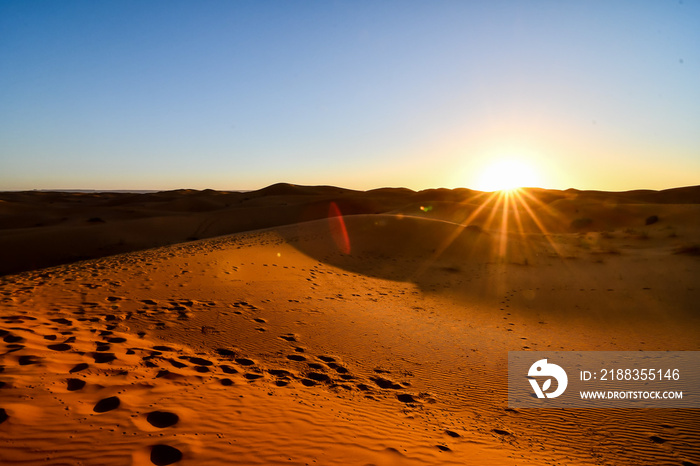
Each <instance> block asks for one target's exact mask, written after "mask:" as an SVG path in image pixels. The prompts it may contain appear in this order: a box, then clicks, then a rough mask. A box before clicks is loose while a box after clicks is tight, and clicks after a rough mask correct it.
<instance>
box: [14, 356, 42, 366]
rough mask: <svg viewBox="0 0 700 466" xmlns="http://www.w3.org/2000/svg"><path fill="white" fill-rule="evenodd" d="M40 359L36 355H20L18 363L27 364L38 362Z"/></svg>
mask: <svg viewBox="0 0 700 466" xmlns="http://www.w3.org/2000/svg"><path fill="white" fill-rule="evenodd" d="M40 361H41V358H38V357H37V356H31V355H28V356H20V357H19V359H18V362H19V365H20V366H28V365H30V364H39V362H40Z"/></svg>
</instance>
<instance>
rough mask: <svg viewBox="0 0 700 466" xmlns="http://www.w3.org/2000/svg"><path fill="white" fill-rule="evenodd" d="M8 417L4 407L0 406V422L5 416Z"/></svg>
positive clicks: (0, 422) (5, 419)
mask: <svg viewBox="0 0 700 466" xmlns="http://www.w3.org/2000/svg"><path fill="white" fill-rule="evenodd" d="M9 417H10V416H8V415H7V412H6V411H5V408H0V424H2V423H3V422H5V421H7V418H9Z"/></svg>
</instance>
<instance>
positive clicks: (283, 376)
mask: <svg viewBox="0 0 700 466" xmlns="http://www.w3.org/2000/svg"><path fill="white" fill-rule="evenodd" d="M0 228H1V229H0V250H1V251H2V254H3V256H2V262H1V263H0V266H1V267H2V273H3V274H4V275H3V276H0V464H101V465H123V464H135V465H151V464H156V465H164V464H183V465H186V464H191V465H215V464H231V463H237V464H293V465H307V464H338V465H340V464H343V465H405V464H406V465H434V464H454V465H463V464H479V465H502V464H519V465H541V464H574V465H579V464H580V465H594V464H595V465H597V464H611V465H612V464H614V465H646V464H670V465H685V466H688V465H698V464H700V429H698V426H700V412H698V410H676V409H657V410H636V409H627V410H606V411H604V410H598V409H580V410H536V409H520V410H516V409H510V408H508V407H507V393H506V392H507V354H508V351H514V350H525V351H527V350H577V351H584V350H627V351H640V350H663V351H665V350H679V351H681V350H692V351H698V350H700V342H699V340H698V338H697V336H698V335H699V334H700V314H698V311H697V303H698V302H700V296H699V293H700V287H698V277H700V258H699V257H698V254H697V250H698V245H700V187H689V188H679V189H674V190H665V191H658V192H656V191H631V192H625V193H603V192H590V191H575V190H567V191H551V190H541V189H527V190H523V191H521V192H519V193H517V192H516V193H512V194H510V195H508V196H505V195H498V194H489V193H481V192H478V191H471V190H467V189H456V190H447V189H435V190H426V191H420V192H414V191H411V190H408V189H404V188H382V189H376V190H371V191H367V192H361V191H353V190H347V189H342V188H335V187H329V186H319V187H308V186H296V185H291V184H276V185H273V186H270V187H267V188H264V189H262V190H259V191H253V192H247V193H233V192H217V191H211V190H206V191H193V190H178V191H170V192H159V193H146V194H127V193H50V192H23V193H0ZM76 261H77V262H76ZM16 272H20V273H16Z"/></svg>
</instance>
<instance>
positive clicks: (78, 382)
mask: <svg viewBox="0 0 700 466" xmlns="http://www.w3.org/2000/svg"><path fill="white" fill-rule="evenodd" d="M84 386H85V381H84V380H82V379H68V380H66V388H67V389H68V391H71V392H74V391H76V390H80V389H81V388H83V387H84Z"/></svg>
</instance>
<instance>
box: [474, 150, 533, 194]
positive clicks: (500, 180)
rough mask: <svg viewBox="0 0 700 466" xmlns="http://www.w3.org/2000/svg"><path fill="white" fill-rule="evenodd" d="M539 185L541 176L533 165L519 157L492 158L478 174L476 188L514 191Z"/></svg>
mask: <svg viewBox="0 0 700 466" xmlns="http://www.w3.org/2000/svg"><path fill="white" fill-rule="evenodd" d="M538 185H539V176H538V174H537V171H536V170H535V169H534V168H533V167H532V165H530V164H528V163H527V162H525V161H523V160H521V159H519V158H517V157H504V158H498V159H492V160H491V161H490V162H489V163H488V164H487V165H486V166H485V167H484V169H483V171H482V172H481V173H480V174H479V175H478V178H477V182H476V186H474V188H475V189H478V190H479V191H488V192H491V191H512V190H515V189H518V188H524V187H534V186H538Z"/></svg>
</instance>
